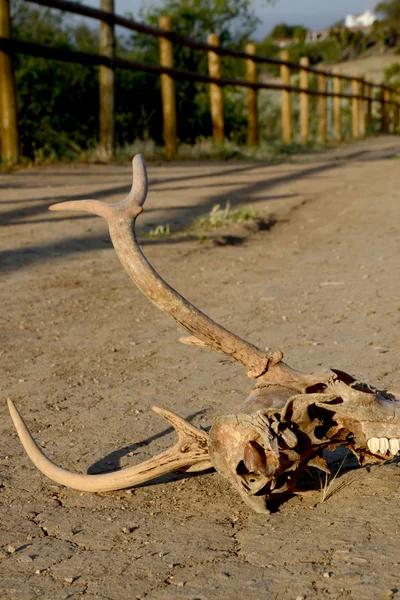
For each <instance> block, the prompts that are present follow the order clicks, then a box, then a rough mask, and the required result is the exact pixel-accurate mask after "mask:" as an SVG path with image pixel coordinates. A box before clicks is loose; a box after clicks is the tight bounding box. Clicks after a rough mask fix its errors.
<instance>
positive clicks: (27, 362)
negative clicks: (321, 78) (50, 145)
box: [0, 137, 400, 600]
mask: <svg viewBox="0 0 400 600" xmlns="http://www.w3.org/2000/svg"><path fill="white" fill-rule="evenodd" d="M399 153H400V139H399V138H394V137H381V138H379V139H374V140H366V141H362V142H358V143H355V144H353V145H351V146H347V147H346V146H344V147H342V148H340V149H338V150H335V151H329V152H326V153H324V154H322V155H310V156H307V157H305V158H297V159H296V160H294V161H292V162H290V163H287V164H280V165H264V164H260V163H257V164H252V163H220V164H215V163H213V164H208V163H198V164H191V163H187V164H177V165H150V167H149V175H150V194H149V198H148V201H147V203H146V210H145V213H144V215H143V218H142V217H141V219H142V221H141V223H142V225H141V227H142V230H144V231H146V230H148V229H151V228H152V227H154V226H155V225H160V224H164V225H165V224H166V223H168V224H169V225H170V227H171V228H172V230H175V229H179V227H182V225H183V224H185V223H189V222H191V221H192V220H193V218H194V216H196V215H197V214H202V213H206V212H209V210H210V208H212V206H213V205H214V204H216V203H221V204H222V205H225V203H226V201H227V200H229V201H230V202H231V204H232V205H233V206H243V205H249V206H253V207H256V208H257V209H258V210H259V211H261V212H264V213H271V212H273V213H274V214H275V215H276V217H277V223H276V225H275V227H273V228H272V229H271V230H270V231H259V232H258V233H251V232H249V233H248V235H247V236H245V239H241V240H239V241H241V243H238V244H236V245H229V244H227V245H214V244H213V243H211V242H207V243H205V244H201V243H199V241H198V240H193V239H191V238H190V236H189V237H185V236H182V235H177V236H175V235H173V236H172V237H169V238H165V239H154V240H153V239H152V238H148V237H145V238H144V240H143V241H144V251H145V253H146V255H147V256H148V258H149V259H150V261H151V262H152V263H153V264H154V266H155V267H156V268H157V270H158V271H159V272H160V273H161V274H162V275H163V276H164V278H165V279H166V280H167V281H168V282H169V283H170V284H172V285H173V286H174V287H176V288H177V289H178V290H179V291H180V292H181V293H182V294H183V295H185V296H186V297H187V298H189V299H190V300H191V301H192V302H194V303H195V304H196V305H197V306H199V307H200V308H202V309H203V310H204V311H205V312H207V313H208V314H209V315H210V316H212V317H214V318H215V319H216V320H217V321H219V322H220V323H222V324H223V325H225V326H226V327H228V328H229V329H231V330H233V331H234V332H236V333H238V334H239V335H242V336H243V337H245V338H247V339H249V340H250V341H252V342H253V343H255V344H257V345H260V346H261V347H266V346H268V347H270V348H274V349H276V348H281V349H282V350H283V351H284V353H285V358H286V360H287V362H289V364H290V365H292V366H294V367H297V368H299V369H302V370H308V371H310V370H313V369H316V368H317V367H320V366H321V365H323V366H326V367H336V368H339V369H344V370H346V371H348V372H350V373H352V374H354V375H356V376H357V377H359V378H360V379H362V380H367V381H369V382H371V383H372V384H374V385H383V386H385V387H389V388H395V387H397V388H400V369H399V365H400V345H399V331H400V327H399V321H400V318H399V317H400V312H399V310H400V283H399V252H400V161H399V159H398V158H395V156H396V155H399ZM129 183H130V165H129V164H121V165H110V166H102V165H92V166H87V165H73V166H70V167H68V166H52V167H46V168H40V169H32V170H25V171H20V172H14V173H10V174H2V175H0V199H1V201H0V210H1V227H0V236H1V237H0V243H1V252H0V261H1V262H0V268H1V307H2V310H1V320H2V326H1V330H0V339H1V342H2V344H1V368H2V381H1V403H0V415H1V422H0V427H1V431H0V482H1V483H0V502H1V524H0V599H1V600H3V599H4V600H33V599H36V598H37V599H39V598H40V599H45V600H56V599H57V600H58V599H61V598H72V599H75V598H80V597H84V598H85V599H86V600H92V599H95V598H101V599H103V600H126V599H128V598H129V599H135V598H136V599H139V598H143V599H144V598H146V600H235V599H243V598H246V600H253V599H254V600H256V599H257V600H258V599H260V598H268V599H279V600H287V599H293V600H295V599H300V598H302V599H307V600H308V599H318V600H319V599H325V598H326V599H332V600H336V599H341V598H347V599H352V600H353V599H354V600H361V599H362V600H376V599H382V600H383V599H384V600H388V599H390V598H400V591H398V590H400V536H399V529H400V525H399V521H400V501H399V500H400V492H399V483H400V470H399V466H398V464H386V465H383V466H381V467H374V468H371V469H369V468H365V469H360V470H356V471H348V472H345V473H344V474H340V475H339V476H338V477H337V479H336V480H335V481H333V483H332V487H331V488H330V491H334V492H335V493H333V495H332V496H331V497H329V498H328V499H327V500H326V501H325V502H321V499H322V494H321V491H320V490H319V489H318V487H319V484H317V485H316V489H315V490H313V491H310V492H308V493H307V494H305V495H303V496H296V497H294V498H292V499H291V500H289V501H288V502H287V503H285V504H284V505H282V506H281V507H280V509H279V511H278V512H276V513H274V514H271V515H269V516H261V515H255V514H252V513H250V512H249V511H248V510H247V509H246V507H245V506H244V505H243V504H242V502H241V500H240V499H239V497H238V496H237V495H236V494H235V493H234V492H233V491H232V490H231V489H230V487H229V485H228V484H227V483H225V481H223V480H222V479H221V477H220V476H219V475H218V474H216V473H207V474H205V475H199V476H192V477H188V478H185V477H182V476H179V475H177V476H174V477H165V478H163V479H162V481H160V482H156V483H153V484H150V485H144V486H141V487H138V488H136V489H134V490H129V491H128V492H125V491H124V492H112V493H107V494H97V495H95V494H84V493H80V492H76V491H73V490H69V489H65V488H61V487H60V486H58V485H55V484H53V483H52V482H50V481H49V480H47V479H46V478H45V477H43V476H42V475H41V474H39V473H38V471H37V470H36V469H35V468H34V467H33V466H32V464H31V463H30V462H29V461H28V459H27V458H26V456H25V454H24V451H23V449H22V447H21V445H20V443H19V441H18V439H17V437H16V435H15V433H14V431H13V428H12V426H11V422H10V419H9V416H8V413H7V410H6V406H5V400H6V398H7V397H8V396H9V397H11V398H12V399H13V400H14V401H15V402H16V404H17V405H18V407H19V408H20V409H21V411H22V413H23V415H24V416H25V418H26V420H27V422H28V424H29V426H30V427H31V430H32V432H33V434H34V435H35V437H36V439H37V441H38V442H39V444H40V445H41V447H43V448H44V449H45V451H46V453H47V454H48V455H49V456H50V457H51V458H52V459H54V460H55V461H56V462H57V463H59V464H62V465H63V466H64V467H67V468H69V469H73V470H76V471H80V472H85V471H86V470H87V469H89V472H99V471H107V470H112V469H115V468H119V467H120V466H126V465H128V464H132V463H134V462H138V461H140V460H143V459H144V458H146V457H149V456H151V455H154V454H155V453H157V452H159V451H161V450H162V449H164V448H166V447H167V446H168V445H169V444H170V443H171V441H172V439H173V436H172V435H170V430H169V429H166V426H165V423H164V422H163V421H162V420H160V419H159V417H158V416H157V415H155V414H154V413H153V412H152V411H151V410H150V407H151V405H153V404H158V405H160V406H163V407H166V408H170V409H172V410H174V411H176V412H178V413H179V414H181V415H182V416H185V417H188V418H189V419H190V420H191V421H192V422H193V423H194V424H195V425H202V426H204V427H205V426H207V425H209V424H210V423H211V422H212V420H213V418H214V417H215V416H216V415H218V414H222V413H228V412H229V411H230V410H232V409H234V408H235V407H237V406H238V405H239V404H240V402H241V401H242V400H243V398H244V397H245V396H246V394H247V392H248V390H249V389H250V387H251V382H250V381H249V380H248V379H247V378H246V376H245V374H244V372H243V371H242V369H241V368H240V367H239V366H238V365H236V364H233V363H232V362H230V361H228V360H225V359H221V357H220V355H214V354H213V353H211V352H206V351H202V350H201V349H196V348H190V347H186V346H182V345H181V344H178V343H177V338H178V337H179V335H180V333H181V332H180V331H178V328H177V327H176V325H175V324H174V323H173V322H172V321H171V320H169V319H168V317H166V316H165V315H163V314H161V313H159V312H157V310H156V309H155V308H154V307H153V306H152V305H150V303H149V302H148V301H147V300H146V299H145V298H144V297H143V296H142V295H141V294H140V293H139V292H138V291H137V290H136V289H135V288H134V287H133V285H132V284H131V282H130V281H129V279H128V277H127V275H126V274H125V273H124V272H123V270H122V269H121V267H120V265H119V262H118V259H117V258H116V256H115V253H114V251H113V249H112V247H111V245H110V242H109V240H108V234H107V232H106V228H105V224H104V222H103V221H102V220H100V219H96V218H89V217H87V216H81V215H71V216H70V215H69V214H67V213H49V212H48V211H47V206H48V205H49V204H51V203H52V202H54V201H60V200H63V199H71V198H82V197H95V198H101V199H106V200H110V201H113V200H116V199H119V198H121V197H122V196H123V195H124V193H125V192H126V191H127V190H128V189H129ZM242 238H243V236H242ZM322 485H323V484H322Z"/></svg>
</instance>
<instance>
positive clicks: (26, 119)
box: [11, 0, 400, 163]
mask: <svg viewBox="0 0 400 600" xmlns="http://www.w3.org/2000/svg"><path fill="white" fill-rule="evenodd" d="M11 6H12V21H13V36H14V37H15V38H16V39H21V40H25V41H35V42H38V43H42V44H47V45H52V46H56V47H60V48H65V49H70V50H79V51H83V52H91V53H94V54H96V53H97V52H98V30H97V25H95V24H94V23H93V22H92V21H86V20H81V19H78V18H75V17H71V16H70V15H68V14H66V13H60V12H59V11H53V10H49V9H46V8H41V7H37V6H34V5H30V4H29V3H26V2H25V1H24V0H11ZM379 10H380V15H381V17H382V20H381V21H380V22H379V23H378V24H376V26H374V28H373V30H372V31H371V33H370V34H369V35H367V36H366V35H363V34H361V33H358V34H356V33H355V34H352V33H351V32H348V31H347V30H344V31H343V28H341V26H340V24H336V25H334V26H333V27H332V35H331V38H330V39H329V40H325V41H322V42H319V43H316V44H306V42H305V40H306V30H305V28H304V27H302V26H300V25H299V26H288V25H286V24H281V25H278V26H276V27H275V28H274V30H273V31H272V32H271V33H270V34H269V35H268V36H266V37H265V39H264V40H262V41H261V42H259V43H258V47H257V52H258V53H260V54H263V55H268V56H272V57H274V56H277V54H278V51H279V49H278V46H277V43H276V42H277V40H278V39H279V38H280V37H282V36H283V37H289V38H290V37H292V38H294V39H295V40H298V42H296V43H295V44H293V45H292V46H290V58H291V60H293V61H295V62H296V61H298V59H299V57H300V56H309V58H310V61H311V64H316V63H318V62H320V61H323V62H324V63H326V64H332V63H335V62H337V61H341V60H346V59H352V58H354V57H359V56H365V55H367V54H368V53H371V52H377V53H379V52H386V51H392V52H393V51H396V52H399V51H400V0H390V1H388V2H383V3H381V4H380V5H379ZM160 14H168V15H169V16H170V17H171V18H172V22H173V24H174V27H175V29H176V30H177V31H179V33H180V34H181V35H184V36H188V37H191V38H194V39H198V40H202V41H204V40H206V38H207V34H208V33H210V32H211V31H214V32H216V33H217V34H218V35H219V36H220V40H221V44H223V45H225V46H229V47H232V48H240V49H242V48H243V47H244V44H245V43H246V42H247V41H248V40H250V39H253V35H254V31H255V28H256V26H257V24H258V23H257V18H256V16H255V13H254V4H253V3H252V2H251V0H185V1H183V2H182V1H181V0H164V1H163V3H162V4H161V5H160V6H157V7H152V6H151V5H149V6H148V7H147V8H146V9H143V10H142V12H141V13H140V15H134V16H135V18H137V19H140V20H142V21H144V22H147V23H149V24H152V25H156V24H157V20H158V17H159V15H160ZM117 54H118V55H119V56H121V57H124V58H128V59H133V60H138V61H141V62H147V63H149V62H150V63H157V62H158V41H157V39H155V38H152V37H151V36H145V35H142V34H124V35H122V36H121V35H120V36H119V39H118V48H117ZM243 63H244V61H238V60H233V59H229V58H227V59H224V61H223V69H224V75H225V76H227V77H238V78H241V77H243V75H244V64H243ZM175 66H176V67H178V68H181V69H186V70H190V71H197V72H200V73H204V74H206V73H207V56H206V54H205V53H204V52H199V51H195V50H192V49H189V48H181V49H180V50H179V52H178V51H177V52H175ZM15 72H16V80H17V90H18V111H19V130H20V131H19V134H20V141H21V146H22V154H23V156H24V159H25V161H28V162H35V163H43V162H53V161H59V160H76V159H79V160H91V161H97V160H101V156H100V155H99V153H98V150H97V140H98V112H99V111H98V74H97V68H95V67H91V66H81V65H75V64H69V63H62V62H57V61H52V60H45V59H41V58H36V57H29V56H24V55H17V56H16V57H15ZM274 75H276V67H274V66H271V67H269V68H268V69H267V68H264V69H263V72H261V73H260V77H271V76H274ZM387 79H388V81H390V82H397V81H398V80H399V79H400V77H399V68H398V66H394V67H393V68H391V69H389V70H388V72H387ZM311 85H312V86H313V85H314V86H315V85H316V82H315V81H314V82H313V81H311ZM176 86H177V111H178V114H179V123H178V137H179V140H180V144H181V146H180V150H179V156H178V158H181V159H201V158H215V159H228V158H229V159H232V158H241V159H246V158H251V159H257V158H259V159H263V160H266V159H267V160H273V159H274V158H277V157H278V158H281V157H284V156H286V155H287V154H288V153H289V154H290V153H293V152H298V151H299V150H301V151H304V150H307V149H309V148H311V149H316V148H317V147H318V145H317V142H316V139H317V135H316V127H317V125H316V119H315V123H314V122H312V123H311V134H312V135H311V139H312V140H314V141H311V142H310V144H309V145H308V146H307V147H306V148H304V147H302V146H301V145H300V144H298V143H294V144H292V145H291V146H289V147H284V146H282V144H281V143H280V141H279V138H280V108H279V102H278V97H279V94H277V93H269V92H268V93H265V94H264V93H261V94H260V132H261V140H260V146H259V148H258V149H256V150H251V149H248V148H246V139H247V113H246V107H247V96H246V91H245V90H239V89H232V88H229V89H225V90H224V106H225V133H226V138H227V141H226V143H225V144H223V145H221V146H219V147H215V146H214V145H213V144H212V142H211V118H210V110H209V90H208V86H207V85H206V84H202V83H194V82H185V81H177V84H176ZM297 100H298V99H296V98H294V99H293V105H294V108H293V110H294V113H293V119H294V122H296V120H297V119H298V107H297V105H296V103H297ZM310 101H311V103H315V105H316V99H315V98H311V99H310ZM311 114H316V111H315V110H312V111H311ZM294 129H296V123H294ZM346 131H347V132H348V133H350V110H349V114H348V116H346V114H345V116H344V133H345V137H346ZM116 143H117V158H120V159H121V158H124V157H126V156H127V155H130V154H131V153H132V149H133V148H138V147H140V149H141V151H143V148H144V154H145V155H146V158H147V159H148V160H151V159H152V158H154V159H159V158H163V157H164V153H163V149H162V115H161V103H160V82H159V77H157V76H153V75H150V74H147V73H140V72H131V71H124V70H119V69H118V70H117V71H116Z"/></svg>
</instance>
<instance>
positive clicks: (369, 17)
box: [344, 10, 378, 29]
mask: <svg viewBox="0 0 400 600" xmlns="http://www.w3.org/2000/svg"><path fill="white" fill-rule="evenodd" d="M377 20H378V17H377V16H376V14H375V13H373V12H372V10H366V11H365V12H363V13H362V14H361V15H347V17H346V19H345V21H344V25H345V27H347V28H348V29H352V28H353V27H357V28H363V27H371V26H372V25H373V24H374V23H375V21H377Z"/></svg>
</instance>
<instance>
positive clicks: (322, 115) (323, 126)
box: [318, 65, 328, 144]
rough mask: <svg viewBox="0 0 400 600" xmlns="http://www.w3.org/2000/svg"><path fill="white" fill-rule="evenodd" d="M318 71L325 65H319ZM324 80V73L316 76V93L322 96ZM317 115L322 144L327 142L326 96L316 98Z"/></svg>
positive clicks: (325, 77)
mask: <svg viewBox="0 0 400 600" xmlns="http://www.w3.org/2000/svg"><path fill="white" fill-rule="evenodd" d="M320 69H325V65H320ZM326 80H327V76H326V74H325V73H319V74H318V91H319V92H320V93H322V94H326V88H327V85H326ZM318 109H319V110H318V115H319V139H320V141H321V142H322V143H323V144H326V142H327V123H328V115H327V102H326V96H318Z"/></svg>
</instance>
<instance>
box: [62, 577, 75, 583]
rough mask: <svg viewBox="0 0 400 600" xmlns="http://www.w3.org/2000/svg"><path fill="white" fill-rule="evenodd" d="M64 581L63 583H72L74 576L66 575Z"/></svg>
mask: <svg viewBox="0 0 400 600" xmlns="http://www.w3.org/2000/svg"><path fill="white" fill-rule="evenodd" d="M64 581H65V583H74V581H75V577H66V578H65V579H64Z"/></svg>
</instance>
